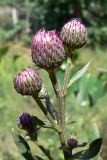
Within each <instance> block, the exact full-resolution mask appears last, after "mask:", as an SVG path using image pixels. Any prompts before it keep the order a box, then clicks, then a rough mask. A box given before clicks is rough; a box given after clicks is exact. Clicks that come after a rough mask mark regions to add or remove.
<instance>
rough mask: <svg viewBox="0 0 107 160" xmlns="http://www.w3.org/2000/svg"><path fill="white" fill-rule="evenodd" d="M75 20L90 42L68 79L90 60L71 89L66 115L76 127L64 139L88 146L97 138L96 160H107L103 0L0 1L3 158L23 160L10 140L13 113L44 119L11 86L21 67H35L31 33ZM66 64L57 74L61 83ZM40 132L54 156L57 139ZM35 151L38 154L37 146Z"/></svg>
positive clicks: (106, 4)
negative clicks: (73, 138) (99, 141)
mask: <svg viewBox="0 0 107 160" xmlns="http://www.w3.org/2000/svg"><path fill="white" fill-rule="evenodd" d="M76 17H77V18H80V19H81V20H82V21H83V23H84V24H85V25H86V26H87V27H88V31H89V41H88V43H87V46H85V47H84V48H83V49H81V50H79V52H78V50H77V51H76V54H75V55H76V56H75V57H74V58H73V62H74V65H73V66H72V71H71V76H72V75H73V73H75V72H76V71H77V70H78V69H79V68H81V67H82V66H83V65H85V64H86V63H88V61H89V60H91V61H92V62H91V65H90V67H89V70H88V72H87V73H86V74H85V76H84V77H83V78H81V79H80V80H78V81H77V82H76V83H75V84H74V85H73V86H72V87H71V88H70V89H69V93H68V98H67V100H66V102H67V105H66V109H67V110H68V113H70V114H69V115H67V116H68V117H69V116H70V117H71V118H72V120H75V121H77V123H74V124H73V125H72V127H71V126H70V125H68V126H67V136H68V135H70V134H72V135H73V136H76V137H77V138H78V139H79V141H80V142H82V141H87V142H88V141H91V140H92V139H93V138H96V137H98V136H99V134H100V135H101V136H102V137H103V146H102V150H101V153H100V155H99V156H98V157H97V158H94V159H96V160H103V159H104V160H106V159H107V153H106V151H107V135H106V129H107V125H106V123H107V47H106V43H107V0H103V1H102V0H97V1H96V0H90V1H88V0H58V1H55V0H23V1H21V0H0V159H1V160H19V159H20V160H21V159H23V158H22V157H21V156H20V155H19V153H18V151H17V148H16V146H15V144H14V142H13V140H12V138H11V128H12V127H16V117H17V115H18V114H19V113H20V112H23V111H25V112H30V113H32V114H34V113H35V114H40V116H43V115H42V114H41V112H40V111H39V110H38V108H37V107H35V106H36V105H35V103H34V101H33V100H32V99H31V98H30V97H29V98H28V97H22V96H20V95H18V94H17V93H16V92H15V90H14V88H13V82H12V81H13V77H14V75H15V74H16V73H17V72H19V71H20V69H22V68H24V67H27V66H28V65H31V66H34V64H33V63H32V60H31V57H30V42H31V39H32V35H33V34H34V33H35V32H36V30H38V29H39V28H43V27H44V28H46V29H57V30H58V31H60V29H61V27H62V26H63V24H64V23H65V22H67V21H68V20H69V19H71V18H76ZM65 63H66V62H65ZM65 63H63V64H62V65H61V67H60V69H58V70H56V74H57V77H58V80H59V83H60V84H61V83H62V77H63V72H64V69H65ZM41 75H42V76H43V80H44V83H45V85H46V86H47V88H48V89H49V94H50V96H51V100H52V102H53V103H54V99H55V97H54V96H53V91H52V89H51V87H52V86H51V83H50V81H49V80H48V75H47V74H46V73H45V71H42V70H41ZM39 134H41V141H42V143H44V144H45V145H46V146H47V147H50V148H51V150H52V152H53V154H55V155H56V152H57V151H56V150H55V146H56V145H57V146H58V143H59V142H58V141H57V137H56V135H53V134H52V133H51V132H50V133H47V132H46V130H43V132H42V133H39ZM53 139H54V141H53ZM55 139H56V140H55ZM44 140H46V141H44ZM33 151H34V152H37V153H40V154H42V153H41V152H40V151H39V150H38V149H37V148H36V147H35V146H33Z"/></svg>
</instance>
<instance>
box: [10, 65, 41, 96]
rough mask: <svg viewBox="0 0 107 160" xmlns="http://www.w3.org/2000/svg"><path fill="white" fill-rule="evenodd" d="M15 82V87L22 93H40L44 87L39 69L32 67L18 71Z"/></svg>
mask: <svg viewBox="0 0 107 160" xmlns="http://www.w3.org/2000/svg"><path fill="white" fill-rule="evenodd" d="M13 83H14V88H15V89H16V91H17V92H18V93H19V94H21V95H32V94H35V93H38V92H39V91H40V90H41V88H42V79H41V78H40V76H39V74H38V72H37V70H33V69H32V68H30V67H28V68H26V69H23V70H22V71H21V72H20V73H18V74H17V75H16V77H15V78H14V81H13Z"/></svg>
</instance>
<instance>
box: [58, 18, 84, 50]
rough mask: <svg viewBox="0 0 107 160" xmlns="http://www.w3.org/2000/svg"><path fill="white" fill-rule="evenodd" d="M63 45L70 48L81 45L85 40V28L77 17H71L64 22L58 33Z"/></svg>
mask: <svg viewBox="0 0 107 160" xmlns="http://www.w3.org/2000/svg"><path fill="white" fill-rule="evenodd" d="M60 38H61V40H62V42H63V43H64V45H65V46H67V47H68V48H70V49H71V50H75V49H78V48H81V47H83V46H84V45H85V44H86V42H87V28H86V27H85V26H84V25H83V24H82V23H81V21H80V20H78V19H71V20H70V21H69V22H68V23H66V24H65V25H64V26H63V28H62V30H61V33H60Z"/></svg>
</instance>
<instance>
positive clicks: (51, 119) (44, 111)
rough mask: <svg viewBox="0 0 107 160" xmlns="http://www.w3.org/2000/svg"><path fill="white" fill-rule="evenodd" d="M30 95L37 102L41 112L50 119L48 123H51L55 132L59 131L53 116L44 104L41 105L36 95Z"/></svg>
mask: <svg viewBox="0 0 107 160" xmlns="http://www.w3.org/2000/svg"><path fill="white" fill-rule="evenodd" d="M32 97H33V98H34V100H35V101H36V103H37V104H38V106H39V107H40V109H41V111H42V112H43V114H44V115H45V116H46V118H47V119H48V120H49V121H50V123H51V124H52V126H53V128H54V129H55V130H56V131H57V132H60V131H59V127H58V126H57V124H56V123H55V121H54V120H53V118H52V117H51V115H50V114H49V113H48V112H47V110H46V108H45V106H44V105H43V103H42V102H41V100H40V99H39V98H38V97H37V96H36V95H32Z"/></svg>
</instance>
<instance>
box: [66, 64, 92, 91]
mask: <svg viewBox="0 0 107 160" xmlns="http://www.w3.org/2000/svg"><path fill="white" fill-rule="evenodd" d="M90 63H91V62H88V64H87V65H85V66H84V67H83V68H82V69H81V70H79V71H78V72H77V73H75V74H74V76H73V77H72V78H71V80H70V82H69V83H68V86H67V87H68V88H69V87H70V86H71V85H72V84H73V83H74V82H75V81H76V80H78V79H79V78H81V77H82V76H83V75H84V74H85V72H86V71H87V69H88V67H89V65H90Z"/></svg>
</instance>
